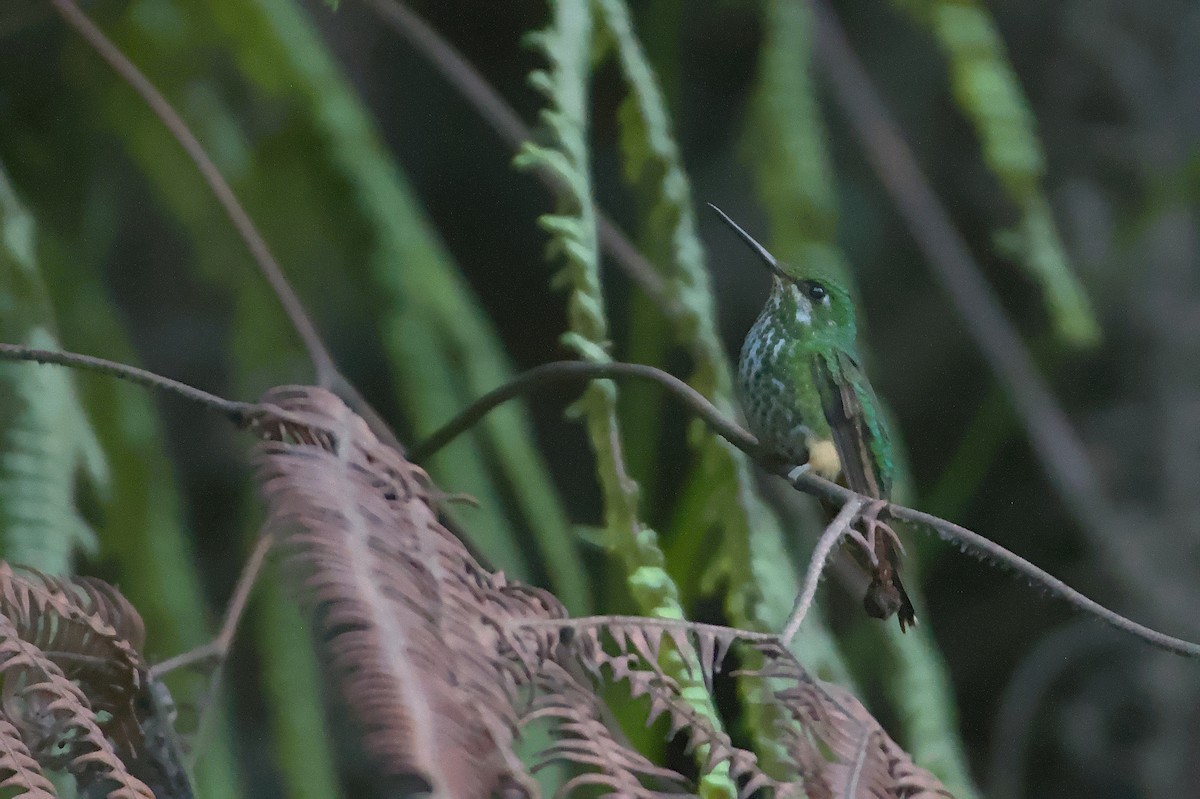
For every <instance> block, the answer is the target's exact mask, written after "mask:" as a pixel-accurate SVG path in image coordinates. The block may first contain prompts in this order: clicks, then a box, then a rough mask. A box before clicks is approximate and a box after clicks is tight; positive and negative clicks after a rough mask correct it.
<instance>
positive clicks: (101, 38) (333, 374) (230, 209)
mask: <svg viewBox="0 0 1200 799" xmlns="http://www.w3.org/2000/svg"><path fill="white" fill-rule="evenodd" d="M51 3H53V5H54V8H55V10H56V11H58V14H59V16H61V17H62V18H63V20H64V21H65V22H66V23H67V24H68V25H70V26H71V27H72V28H74V29H75V31H76V33H78V34H79V35H80V36H81V37H83V39H84V40H85V41H86V42H87V43H88V44H89V45H91V47H92V49H93V50H95V51H96V53H97V54H99V56H100V57H101V58H103V59H104V60H105V61H106V62H108V65H109V66H110V67H112V68H113V71H115V72H116V73H117V74H118V75H119V76H120V77H121V79H122V80H123V81H125V82H126V83H128V84H129V86H130V87H131V88H132V89H133V90H134V91H136V92H137V93H138V94H139V95H140V96H141V98H142V100H144V101H145V103H146V105H147V106H149V107H150V110H151V111H153V112H154V115H155V116H157V117H158V119H159V121H161V122H162V124H163V126H164V127H166V129H167V130H168V131H169V132H170V133H171V135H172V136H174V137H175V140H176V141H177V142H179V145H180V146H181V147H182V148H183V149H184V152H186V153H187V154H188V157H189V158H191V159H192V163H194V164H195V165H196V169H197V170H199V172H200V176H201V177H202V178H203V179H204V182H205V183H207V184H208V187H209V189H210V190H211V191H212V193H213V196H214V197H215V198H216V199H217V202H218V203H220V205H221V208H222V209H224V211H225V213H226V215H227V216H228V217H229V221H230V222H232V223H233V226H234V228H235V229H236V230H237V232H238V235H240V236H241V238H242V241H244V242H245V243H246V248H247V249H249V250H250V255H251V256H252V257H253V258H254V262H255V263H256V264H258V268H259V270H260V271H261V272H262V275H263V277H264V278H266V280H267V282H268V283H269V284H270V285H271V289H272V290H273V291H274V292H275V296H277V297H278V298H279V302H280V304H281V305H282V306H283V310H284V312H285V313H286V314H287V317H288V319H289V320H290V321H291V323H292V327H293V328H295V330H296V334H297V335H298V336H300V340H301V341H302V342H303V343H304V348H305V349H306V350H307V351H308V357H309V359H310V360H311V361H312V364H313V368H314V369H315V370H316V372H317V383H318V385H320V386H322V387H326V388H328V387H330V386H332V385H334V383H335V382H336V379H337V377H338V376H339V374H340V373H339V372H338V369H337V366H336V365H335V364H334V362H333V357H332V356H331V355H330V354H329V351H328V350H327V349H326V348H325V344H324V342H323V341H321V336H320V334H319V333H317V330H316V327H315V326H314V325H313V323H312V320H310V319H309V318H308V314H307V313H306V312H305V311H304V306H303V305H301V304H300V299H299V297H297V296H296V292H295V291H294V290H293V289H292V287H291V285H290V284H289V283H288V281H287V278H285V277H284V276H283V270H282V269H280V267H279V263H278V262H277V261H276V260H275V256H274V255H272V254H271V249H270V247H268V246H267V242H266V240H265V239H264V238H263V237H262V234H261V233H259V232H258V228H257V227H255V225H254V222H253V221H251V219H250V215H249V214H247V213H246V209H245V208H243V207H242V204H241V202H240V201H239V200H238V198H237V195H235V194H234V193H233V189H232V188H230V186H229V183H228V182H227V181H226V180H225V178H224V176H223V175H222V174H221V171H220V170H219V169H217V165H216V164H215V163H213V160H212V159H211V158H209V157H208V153H207V152H205V150H204V147H203V146H201V144H200V141H199V140H198V139H197V138H196V136H195V134H193V133H192V131H191V129H190V128H189V127H188V126H187V123H186V122H184V121H183V118H182V117H181V116H179V113H178V112H177V111H176V110H175V109H174V107H172V105H171V104H170V103H169V102H167V98H166V97H164V96H163V94H162V92H160V91H159V90H158V88H157V87H156V86H155V85H154V84H153V83H152V82H151V81H150V79H149V78H147V77H146V76H145V75H144V74H143V73H142V71H141V70H140V69H138V68H137V66H136V65H135V64H134V63H133V62H132V61H130V60H129V58H128V57H126V55H125V54H124V53H122V52H121V50H120V48H118V47H117V46H116V45H115V44H113V42H112V41H111V40H110V39H109V38H108V37H107V36H105V35H104V32H103V31H101V30H100V28H98V27H97V26H96V24H95V23H94V22H92V20H91V19H90V18H89V17H88V16H87V14H85V13H83V11H82V10H81V9H80V8H79V6H78V5H76V4H75V2H74V0H51Z"/></svg>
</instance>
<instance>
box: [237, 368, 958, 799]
mask: <svg viewBox="0 0 1200 799" xmlns="http://www.w3.org/2000/svg"><path fill="white" fill-rule="evenodd" d="M248 425H249V426H250V427H251V428H252V429H253V430H255V431H256V432H257V433H258V435H259V436H260V438H261V439H262V441H261V443H260V444H259V445H258V450H257V454H256V460H257V464H258V477H259V480H260V484H261V487H262V492H263V494H264V496H265V497H266V500H267V504H268V507H269V520H268V524H269V525H270V528H271V530H272V531H273V533H274V534H275V535H276V536H277V537H278V539H279V540H281V541H283V542H284V544H285V546H286V547H287V548H288V551H289V553H290V554H289V561H290V563H291V565H292V567H293V568H292V573H293V574H294V575H295V576H296V577H297V578H298V582H299V584H300V587H301V589H302V593H303V595H304V597H305V600H306V603H307V604H308V606H309V607H310V608H311V610H312V612H313V615H314V617H315V622H316V624H317V627H318V630H319V631H320V635H321V638H322V643H323V645H324V648H325V650H326V653H327V655H328V657H329V658H330V660H331V661H332V664H333V666H334V668H335V671H336V673H337V674H338V675H339V677H340V681H341V685H342V689H343V691H344V693H345V695H346V699H347V701H348V703H349V705H350V706H351V707H352V708H354V709H355V711H356V712H357V713H358V716H359V719H360V721H361V723H362V725H363V727H364V731H365V745H366V748H367V749H368V750H369V751H370V752H371V754H372V755H373V756H374V757H375V758H376V759H377V761H378V762H379V764H380V765H381V766H382V767H383V768H384V769H385V770H386V771H387V772H388V773H389V774H391V775H394V776H398V777H408V778H410V779H413V784H414V785H416V786H417V787H420V788H422V789H431V790H433V791H434V792H436V793H437V794H438V795H442V796H452V797H482V796H490V795H492V794H493V793H497V792H501V793H504V794H505V795H522V794H532V793H533V792H534V790H535V788H534V783H533V781H532V779H531V777H530V774H529V772H528V771H527V770H526V768H525V767H524V765H523V764H522V763H521V762H520V761H519V760H518V759H517V757H516V755H515V753H514V749H513V746H514V739H515V736H516V735H517V733H518V731H519V730H520V729H524V728H527V727H529V726H531V725H538V724H540V723H548V724H549V726H550V728H551V730H550V732H551V734H552V736H553V743H552V744H551V745H550V746H549V747H548V748H546V749H545V750H543V752H542V753H541V755H540V757H539V764H538V765H535V766H534V769H535V770H536V769H537V768H540V767H541V766H542V765H545V764H546V763H548V762H551V761H565V762H567V763H569V764H572V765H573V767H574V768H575V769H576V772H575V774H574V775H573V776H572V777H570V778H569V779H568V780H567V781H566V782H565V783H564V784H563V786H562V787H561V789H560V791H559V793H560V795H566V794H571V793H573V792H575V791H577V790H578V791H581V792H583V793H585V794H588V795H590V794H591V793H592V792H594V791H595V790H597V789H599V790H601V791H602V792H603V793H605V794H607V795H614V796H629V797H638V798H639V799H658V798H659V797H673V796H678V795H681V794H686V793H687V792H688V791H689V786H688V782H687V780H686V779H685V778H684V777H682V776H681V775H679V774H677V773H676V772H674V771H672V770H670V769H667V768H664V767H662V766H659V765H656V764H654V763H653V762H651V761H650V760H648V759H647V758H646V757H645V756H643V755H642V754H640V753H639V752H637V751H636V750H634V749H632V748H630V747H629V746H628V745H627V744H626V743H624V742H623V741H621V740H620V732H619V730H617V729H616V728H615V727H613V726H612V725H611V724H610V723H608V721H607V718H606V708H605V706H604V703H603V700H602V699H601V698H600V691H599V689H600V687H601V685H602V684H608V685H612V684H617V683H621V684H625V685H626V686H627V688H628V690H629V692H630V694H632V696H633V697H635V698H638V697H645V698H646V699H647V700H648V701H649V704H650V711H649V722H653V720H654V719H656V718H658V717H660V716H665V717H666V718H668V720H669V724H668V726H669V728H670V731H671V734H672V735H674V734H676V733H682V734H685V735H686V736H687V738H686V741H687V745H688V748H689V750H691V749H694V748H696V747H703V751H704V752H705V754H706V760H707V761H708V764H709V765H710V766H711V765H715V764H717V763H725V764H727V767H728V769H729V773H730V775H731V777H732V778H733V779H734V780H735V781H736V782H737V784H738V786H739V793H740V794H741V795H743V796H749V795H750V794H752V793H757V792H763V793H773V794H775V795H778V796H782V795H799V792H800V790H801V783H802V784H803V787H804V790H805V791H806V792H808V793H809V794H811V795H813V796H821V795H828V796H879V797H883V796H889V797H890V796H895V797H900V796H909V795H912V794H913V792H914V791H925V792H926V793H925V795H927V796H946V795H948V794H946V793H945V791H944V789H942V788H941V786H940V785H939V784H938V783H937V781H936V780H934V779H933V778H932V777H931V776H929V775H927V774H926V773H924V772H922V771H920V770H919V769H916V767H915V766H913V765H912V763H911V760H910V759H908V757H907V755H905V754H904V753H903V752H902V751H900V750H899V748H898V747H896V746H895V744H894V743H892V742H891V739H890V738H888V737H887V736H886V734H884V733H883V731H882V729H881V728H880V727H879V725H878V724H877V723H875V722H874V720H873V719H870V717H869V716H868V715H867V714H866V711H865V710H864V709H863V708H862V706H861V705H859V704H857V703H856V702H854V701H853V700H852V699H851V698H849V697H848V696H842V695H840V694H839V693H837V692H835V691H832V690H828V689H827V688H826V687H824V686H822V684H820V683H817V682H816V681H814V680H812V679H811V678H810V677H809V676H808V675H807V673H806V672H804V670H803V668H802V667H801V666H800V665H799V663H797V662H796V661H795V660H794V658H793V657H792V656H791V654H790V653H788V652H787V651H786V649H784V648H783V647H782V646H781V645H780V644H779V643H778V639H777V638H776V637H774V636H766V635H760V634H754V633H748V632H744V631H740V630H733V629H730V628H725V627H718V626H713V625H701V624H689V623H687V622H682V621H681V622H671V621H665V620H652V619H640V618H629V617H597V618H592V619H569V618H567V614H566V612H565V610H564V608H563V606H562V604H561V603H560V602H558V600H557V599H555V597H554V596H552V595H551V594H549V593H548V592H545V591H542V590H540V589H536V588H531V587H528V586H524V585H521V584H519V583H510V582H508V581H507V580H506V579H505V578H504V576H503V575H502V574H499V573H492V572H489V571H488V570H486V569H485V568H483V567H482V566H480V564H479V563H478V562H477V561H476V560H475V559H474V558H473V557H472V556H471V555H470V553H469V552H468V551H467V549H466V548H465V547H464V546H463V544H462V543H461V542H459V541H458V539H456V538H455V537H454V536H453V535H452V534H451V533H450V532H449V531H448V530H447V529H446V528H445V527H444V526H443V525H442V524H441V523H440V521H439V519H438V514H437V510H436V506H437V502H438V499H439V497H440V496H441V495H440V493H439V492H438V491H437V490H436V489H435V488H434V487H433V486H432V484H431V482H430V480H429V478H428V476H427V475H426V474H425V473H424V472H423V471H422V470H421V469H420V468H418V467H417V466H414V465H413V464H411V463H409V462H408V461H406V460H405V459H404V458H403V456H401V455H400V453H399V452H397V451H396V450H395V449H393V448H390V447H387V446H385V445H383V444H382V443H381V442H380V441H379V440H378V439H376V438H375V436H374V435H373V434H372V432H371V431H370V430H369V429H368V427H367V425H366V424H365V423H364V422H363V421H362V420H361V419H360V418H359V417H357V416H355V415H354V414H353V413H352V412H351V411H350V410H349V409H348V408H347V407H346V406H345V405H344V404H343V403H342V402H341V401H340V400H339V399H337V398H336V397H335V396H334V395H332V394H331V393H329V392H327V391H325V390H323V389H318V388H306V387H286V388H279V389H274V390H272V391H271V392H269V393H268V394H267V395H266V396H265V397H264V398H263V400H262V402H261V404H260V405H259V406H258V410H257V411H256V412H255V413H253V414H251V415H250V416H249V417H248ZM738 642H742V643H744V644H749V645H750V646H751V647H752V650H753V652H757V653H758V654H760V655H761V656H762V658H763V659H764V663H763V664H762V665H761V666H760V667H758V668H757V669H756V670H755V671H754V674H755V675H757V678H758V679H762V680H765V681H783V683H784V684H783V685H782V686H781V687H778V688H777V689H775V690H773V691H771V692H770V694H769V696H768V699H769V700H770V701H773V702H776V703H778V704H779V706H780V712H779V714H778V715H779V716H780V718H781V727H780V737H781V742H782V743H783V744H784V745H785V748H787V749H788V751H789V752H791V753H792V760H793V761H794V764H793V765H794V767H795V768H794V772H795V773H794V774H780V775H768V774H766V773H765V772H764V770H763V769H762V768H761V767H760V766H759V763H758V761H757V758H756V757H755V755H754V754H753V753H751V752H748V751H745V750H742V749H740V748H738V747H736V746H735V745H734V744H733V743H732V741H731V740H730V739H729V737H728V736H727V735H726V734H725V733H724V732H722V731H720V730H717V729H714V728H713V727H712V725H711V723H710V722H708V721H707V720H706V719H704V718H702V717H700V716H699V715H698V714H697V713H695V712H694V711H693V710H692V709H691V707H690V705H689V704H688V703H687V702H685V701H684V700H683V697H682V695H681V689H680V687H679V685H678V683H677V682H676V681H675V680H674V679H672V678H671V676H670V671H669V670H668V669H666V668H664V664H665V663H666V662H667V660H666V659H668V658H677V659H680V660H681V661H682V662H684V663H686V664H690V667H691V668H693V669H699V671H700V674H699V675H698V676H700V677H703V679H704V681H705V682H706V683H707V684H709V685H711V682H712V680H713V677H714V675H715V674H716V673H717V672H718V671H719V670H720V669H721V666H722V664H723V661H724V660H725V659H726V655H727V653H728V652H729V649H730V647H731V646H733V645H735V644H737V643H738ZM868 720H869V723H868ZM830 755H832V756H830Z"/></svg>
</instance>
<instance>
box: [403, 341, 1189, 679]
mask: <svg viewBox="0 0 1200 799" xmlns="http://www.w3.org/2000/svg"><path fill="white" fill-rule="evenodd" d="M617 378H632V379H637V380H652V381H654V382H656V383H658V384H659V385H661V386H662V387H663V388H665V389H667V390H668V391H669V392H671V393H672V394H673V395H674V396H675V398H676V399H677V400H678V401H680V402H681V403H683V405H684V406H686V407H687V408H688V410H689V411H691V412H692V413H694V414H695V415H696V416H697V417H699V418H700V419H702V420H703V421H704V422H705V423H706V424H707V425H708V426H709V427H710V428H711V429H712V431H713V432H715V433H716V434H717V435H719V436H721V437H722V438H724V439H725V440H726V441H728V442H729V443H730V444H732V445H733V446H735V447H737V448H738V449H740V450H742V451H743V452H745V453H746V454H747V455H748V456H749V457H750V458H752V459H754V460H755V461H756V462H758V464H759V465H760V466H761V467H762V468H764V469H765V470H767V471H769V472H770V473H772V474H775V475H777V476H779V477H782V478H784V479H785V480H787V481H788V482H789V483H791V485H792V486H793V487H794V488H796V489H797V490H800V491H803V492H805V493H807V494H810V495H813V496H816V497H819V498H821V499H825V500H828V501H830V502H832V503H835V504H837V505H840V506H844V505H845V504H846V503H847V502H850V501H852V500H860V501H862V502H864V503H869V502H878V499H873V498H871V497H868V496H866V495H863V494H858V493H856V492H854V491H851V490H850V489H848V488H843V487H842V486H840V485H838V484H836V483H833V482H830V481H829V480H825V479H824V478H821V477H818V476H817V475H814V474H812V473H811V472H808V473H802V474H799V475H798V476H795V477H794V478H793V477H789V473H791V472H793V471H794V470H795V466H794V465H793V464H788V463H786V462H783V461H781V460H780V459H779V458H777V457H774V456H773V455H772V454H771V453H769V452H767V451H765V450H764V449H763V447H762V445H761V444H760V443H759V442H758V439H756V438H755V437H754V436H753V435H752V434H751V433H750V432H748V431H747V430H745V429H744V428H743V427H742V426H741V425H739V424H737V423H736V422H734V421H732V420H730V419H728V418H726V417H725V416H724V415H722V413H721V412H720V411H719V410H718V409H717V408H716V406H714V405H713V404H712V403H711V402H709V400H708V399H707V398H706V397H704V395H702V394H701V393H700V392H698V391H696V390H695V389H694V388H692V387H691V386H689V385H688V384H687V383H685V382H683V381H682V380H680V379H679V378H677V377H675V376H674V375H671V374H667V373H666V372H664V371H662V370H661V369H658V368H656V367H653V366H648V365H645V364H630V363H619V362H612V363H589V362H582V361H556V362H553V363H548V364H543V365H541V366H537V367H534V368H533V369H531V370H529V371H528V372H525V373H523V374H520V375H518V376H517V377H516V378H515V379H514V380H513V381H512V382H510V383H507V384H505V385H504V386H501V387H500V388H498V389H495V390H493V391H490V392H488V393H487V394H485V395H483V396H482V397H480V398H479V399H478V400H476V401H475V402H474V403H472V404H471V405H470V406H468V407H467V408H465V409H464V410H463V411H461V412H460V413H459V415H458V416H456V417H455V418H453V419H451V420H450V422H448V423H447V424H446V425H445V426H444V427H443V428H442V429H441V430H439V431H438V432H436V433H434V434H433V435H432V436H430V437H429V438H428V439H427V440H426V441H425V442H423V443H422V444H419V445H418V446H417V447H415V448H414V449H413V450H412V452H413V458H414V460H418V459H419V458H423V457H428V456H429V455H431V454H433V453H434V452H436V451H437V450H438V449H439V448H441V447H443V446H445V445H446V444H448V443H450V441H452V440H453V439H454V438H455V437H456V436H458V435H459V434H461V433H462V432H464V431H466V430H467V429H469V428H470V427H471V425H473V424H474V423H475V422H477V421H479V419H481V418H483V416H485V415H486V414H487V413H488V411H490V410H491V409H493V408H495V407H496V406H498V405H501V404H503V403H504V402H506V401H508V400H510V399H512V398H514V397H516V396H519V395H522V394H524V393H526V392H527V391H530V390H532V389H535V388H541V387H544V386H546V385H550V384H553V383H563V382H574V381H583V380H594V379H617ZM418 456H419V457H418ZM881 513H886V514H888V515H890V516H891V517H892V518H895V519H899V520H901V521H907V522H910V523H912V524H913V525H915V526H917V527H918V528H919V529H922V530H925V531H931V532H933V533H934V534H935V535H937V536H938V537H939V538H941V539H942V540H944V541H948V542H950V543H952V544H954V545H955V546H957V547H958V548H959V549H961V550H962V551H963V552H965V553H967V554H969V555H972V556H973V557H976V558H978V559H980V560H982V561H984V562H985V563H994V564H999V565H1002V566H1006V567H1008V568H1010V569H1012V570H1013V571H1015V572H1017V573H1018V574H1020V575H1021V576H1022V577H1024V578H1025V579H1027V580H1028V581H1029V582H1030V583H1032V584H1034V585H1036V586H1038V587H1040V588H1042V589H1044V590H1045V591H1047V592H1048V593H1050V594H1053V595H1054V596H1057V597H1059V598H1060V599H1062V600H1063V601H1065V602H1067V603H1068V604H1070V605H1071V606H1073V607H1075V608H1076V609H1078V610H1081V611H1083V612H1085V613H1088V614H1091V615H1093V616H1095V617H1097V618H1098V619H1100V620H1101V621H1103V622H1105V623H1106V624H1109V625H1112V626H1113V627H1115V628H1116V629H1118V630H1121V631H1122V632H1125V633H1128V634H1130V635H1133V636H1136V637H1137V638H1140V639H1141V640H1142V641H1145V642H1146V643H1148V644H1150V645H1151V646H1153V647H1156V648H1158V649H1162V650H1164V651H1167V652H1172V653H1174V654H1177V655H1183V656H1185V657H1189V658H1200V644H1195V643H1192V642H1189V641H1185V640H1183V639H1181V638H1175V637H1174V636H1170V635H1166V634H1164V633H1161V632H1158V631H1157V630H1153V629H1151V628H1149V627H1146V626H1145V625H1142V624H1138V623H1137V622H1135V621H1132V620H1130V619H1127V618H1125V617H1124V616H1122V615H1120V614H1119V613H1116V612H1114V611H1111V610H1109V609H1108V608H1106V607H1104V606H1103V605H1101V604H1099V603H1098V602H1095V601H1094V600H1092V599H1089V598H1088V597H1086V596H1084V595H1083V594H1081V593H1079V592H1078V591H1076V590H1075V589H1074V588H1071V587H1070V586H1068V585H1067V584H1066V583H1064V582H1063V581H1062V580H1059V579H1058V578H1057V577H1054V576H1053V575H1051V574H1050V573H1049V572H1046V571H1045V570H1043V569H1041V568H1039V567H1037V566H1035V565H1033V564H1032V563H1030V562H1029V561H1027V560H1025V559H1024V558H1022V557H1021V556H1020V555H1016V554H1014V553H1012V552H1009V551H1008V550H1007V549H1005V548H1004V547H1002V546H1000V545H999V544H997V543H995V542H994V541H991V540H989V539H987V538H985V537H983V536H981V535H979V534H978V533H976V532H973V531H971V530H968V529H967V528H965V527H962V526H961V525H957V524H954V523H953V522H949V521H946V520H945V519H940V518H938V517H936V516H933V515H931V514H928V513H924V512H922V511H919V510H916V509H914V508H908V507H905V506H903V505H897V504H895V503H888V505H887V506H886V508H884V509H883V510H882V511H881Z"/></svg>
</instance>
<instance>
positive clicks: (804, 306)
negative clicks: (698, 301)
mask: <svg viewBox="0 0 1200 799" xmlns="http://www.w3.org/2000/svg"><path fill="white" fill-rule="evenodd" d="M708 207H709V208H712V209H713V210H714V211H716V212H717V213H718V214H719V215H720V217H721V219H723V220H724V221H725V223H726V224H727V225H729V227H731V228H733V230H734V232H735V233H737V234H738V236H740V237H741V239H742V241H744V242H746V244H747V245H749V247H750V249H752V250H754V252H755V253H756V254H757V255H758V257H759V258H760V259H761V260H762V262H763V263H764V264H766V266H767V268H768V269H770V270H771V274H772V275H773V276H774V285H773V286H772V289H771V299H770V301H769V302H768V310H769V312H771V313H773V314H778V315H779V317H780V321H781V322H783V323H785V324H788V325H789V326H792V325H796V326H800V327H805V328H808V329H810V330H811V334H815V335H820V336H830V337H832V338H837V339H839V340H841V341H843V343H845V344H846V345H847V346H849V345H852V344H853V341H854V336H855V323H854V300H853V299H852V298H851V296H850V291H849V289H848V288H847V287H846V285H845V283H844V282H842V281H841V280H838V279H837V277H836V275H835V273H834V271H833V270H832V269H830V268H828V267H826V266H825V265H824V264H823V263H821V262H820V259H816V258H814V259H805V263H802V264H800V265H792V264H788V263H784V262H782V261H780V260H778V259H777V258H775V256H774V255H771V253H770V252H769V251H768V250H767V248H766V247H764V246H762V245H761V244H759V243H758V242H757V241H756V240H755V239H754V238H753V237H752V236H751V235H750V234H749V233H747V232H746V231H744V230H742V228H741V227H740V226H738V224H737V223H736V222H734V221H733V220H732V219H730V218H729V217H728V216H727V215H726V214H725V212H724V211H722V210H721V209H720V208H718V207H717V206H715V205H713V204H712V203H709V204H708Z"/></svg>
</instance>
